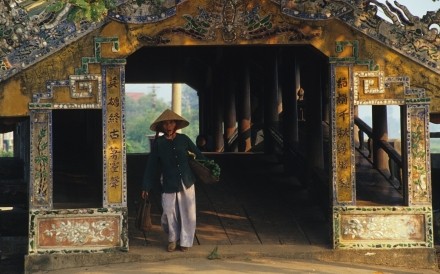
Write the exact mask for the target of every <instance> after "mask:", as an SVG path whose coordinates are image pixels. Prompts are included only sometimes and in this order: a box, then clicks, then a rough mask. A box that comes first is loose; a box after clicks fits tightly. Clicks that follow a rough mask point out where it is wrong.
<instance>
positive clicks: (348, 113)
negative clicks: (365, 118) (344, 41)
mask: <svg viewBox="0 0 440 274" xmlns="http://www.w3.org/2000/svg"><path fill="white" fill-rule="evenodd" d="M350 72H351V66H349V65H334V64H332V65H331V76H332V89H331V96H330V98H332V103H331V105H332V119H331V120H332V125H331V128H332V149H331V151H332V174H331V177H332V182H333V205H340V204H354V203H355V198H356V197H355V187H354V180H355V173H354V163H355V160H354V144H353V131H352V128H353V125H354V122H353V98H352V95H351V92H350V85H351V80H350V79H351V73H350Z"/></svg>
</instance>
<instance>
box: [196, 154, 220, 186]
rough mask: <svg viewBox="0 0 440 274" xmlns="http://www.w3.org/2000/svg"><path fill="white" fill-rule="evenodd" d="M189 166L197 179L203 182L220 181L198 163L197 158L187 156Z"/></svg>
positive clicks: (213, 182) (212, 182)
mask: <svg viewBox="0 0 440 274" xmlns="http://www.w3.org/2000/svg"><path fill="white" fill-rule="evenodd" d="M189 166H190V167H191V169H192V171H193V172H194V175H196V177H197V179H198V180H199V181H200V182H202V183H205V184H215V183H218V181H220V179H219V178H217V177H215V176H214V175H212V173H211V170H210V169H209V168H207V167H205V166H204V165H203V164H201V163H199V162H198V161H197V160H195V159H192V158H191V157H190V158H189Z"/></svg>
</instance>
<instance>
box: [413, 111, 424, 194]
mask: <svg viewBox="0 0 440 274" xmlns="http://www.w3.org/2000/svg"><path fill="white" fill-rule="evenodd" d="M411 117H412V119H411V179H412V183H413V187H414V189H413V198H414V199H415V200H416V201H427V199H428V181H427V180H428V178H427V171H426V150H425V148H426V140H425V119H424V117H425V114H424V113H423V112H419V113H418V115H417V114H416V115H411Z"/></svg>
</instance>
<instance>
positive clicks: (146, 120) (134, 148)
mask: <svg viewBox="0 0 440 274" xmlns="http://www.w3.org/2000/svg"><path fill="white" fill-rule="evenodd" d="M167 108H171V107H170V106H169V104H167V103H165V102H164V101H163V100H162V99H160V98H157V97H156V96H154V95H153V94H152V93H149V94H145V95H144V96H142V97H141V98H139V99H138V100H133V99H132V98H130V97H128V96H126V98H125V114H126V148H127V153H145V152H149V151H150V141H149V137H150V138H153V137H154V135H155V134H156V132H153V131H151V130H150V125H151V123H153V121H154V120H156V118H157V117H158V116H159V115H160V114H161V113H162V112H163V111H164V110H165V109H167ZM198 110H199V108H198V97H197V93H196V92H194V91H193V90H192V89H191V88H189V87H187V86H185V88H183V90H182V116H183V117H184V118H185V119H187V120H188V121H189V122H190V124H189V126H188V127H186V128H184V129H182V133H184V134H186V135H188V137H190V138H191V139H192V140H193V141H195V138H196V137H197V135H198V133H199V111H198Z"/></svg>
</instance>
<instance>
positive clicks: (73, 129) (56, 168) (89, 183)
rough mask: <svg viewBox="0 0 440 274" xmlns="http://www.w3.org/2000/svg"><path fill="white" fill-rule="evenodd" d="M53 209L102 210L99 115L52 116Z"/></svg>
mask: <svg viewBox="0 0 440 274" xmlns="http://www.w3.org/2000/svg"><path fill="white" fill-rule="evenodd" d="M52 113H53V119H52V121H53V124H52V132H53V133H52V134H53V192H54V195H53V197H54V208H85V207H102V177H103V174H102V165H103V161H102V157H103V156H102V155H103V154H102V112H101V110H83V109H81V110H54V111H53V112H52Z"/></svg>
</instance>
